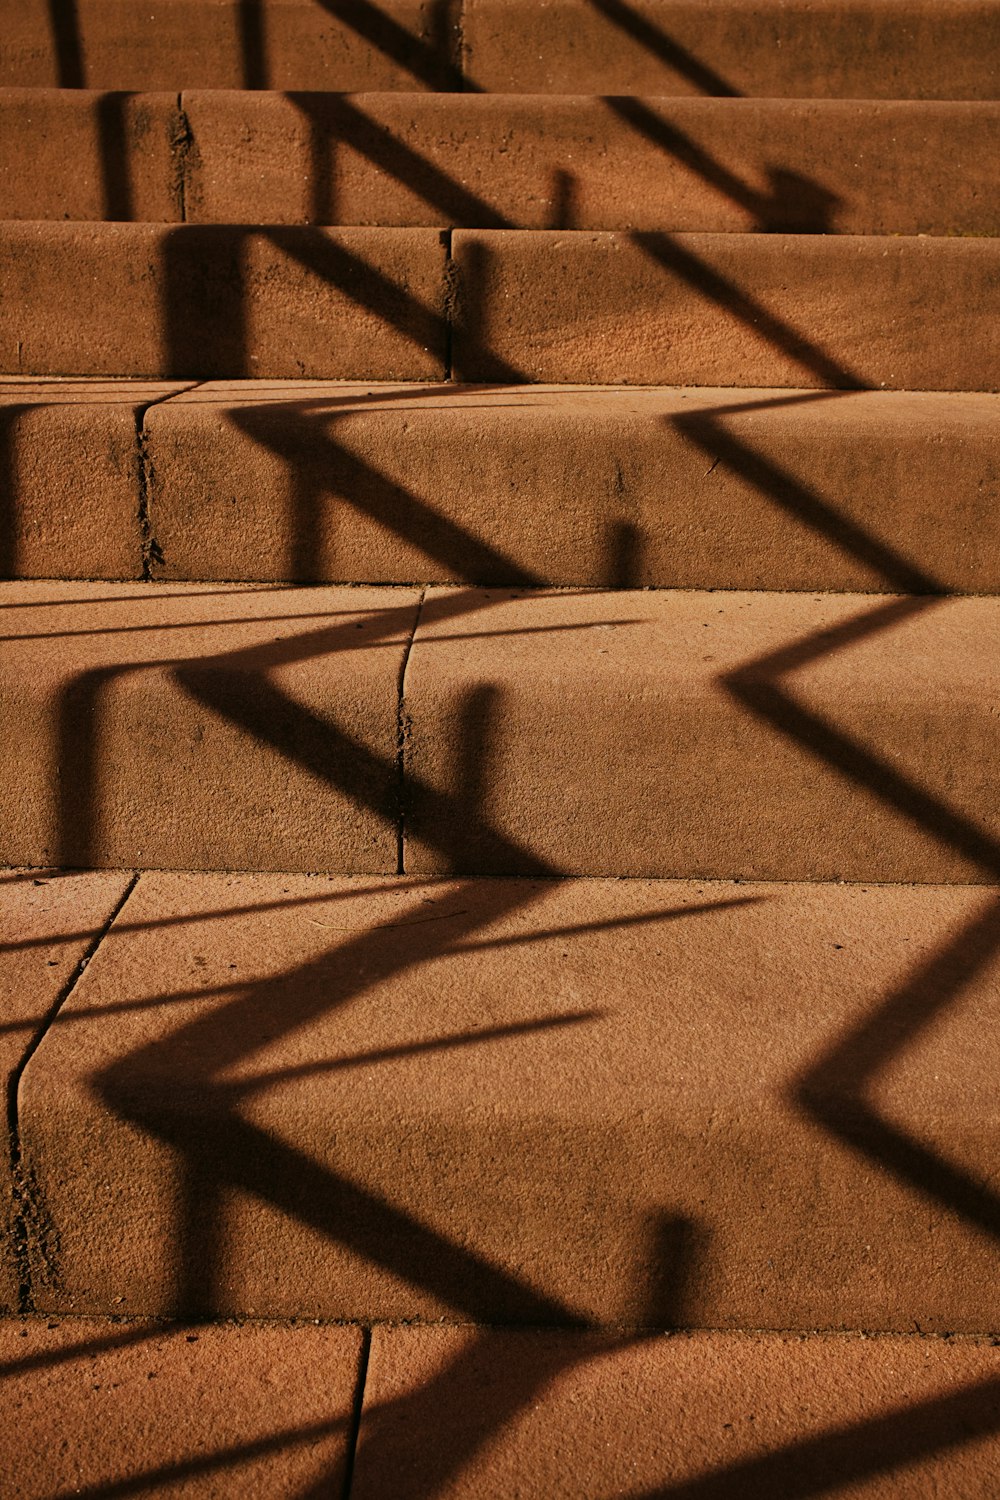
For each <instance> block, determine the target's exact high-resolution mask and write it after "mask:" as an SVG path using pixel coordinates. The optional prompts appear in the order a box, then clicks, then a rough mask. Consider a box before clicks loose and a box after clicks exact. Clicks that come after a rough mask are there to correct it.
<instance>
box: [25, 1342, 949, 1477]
mask: <svg viewBox="0 0 1000 1500" xmlns="http://www.w3.org/2000/svg"><path fill="white" fill-rule="evenodd" d="M362 1347H363V1333H362V1330H361V1329H360V1328H333V1327H317V1326H315V1325H310V1324H304V1325H296V1326H293V1327H288V1326H285V1327H275V1326H266V1325H261V1324H243V1325H241V1326H237V1325H234V1324H227V1325H216V1326H212V1325H201V1324H199V1325H191V1324H185V1325H183V1326H179V1327H178V1326H172V1327H165V1326H164V1325H163V1324H151V1323H145V1324H143V1323H122V1322H120V1321H117V1320H116V1321H110V1320H105V1319H96V1318H70V1319H58V1320H56V1319H52V1318H47V1319H37V1318H25V1319H17V1320H8V1321H6V1322H3V1323H0V1360H2V1362H3V1372H4V1396H5V1398H6V1403H7V1410H8V1411H9V1412H10V1413H12V1414H13V1413H16V1421H10V1422H9V1423H8V1426H7V1431H6V1432H5V1434H4V1495H5V1496H6V1497H7V1500H51V1497H52V1496H54V1495H60V1496H62V1495H90V1496H95V1497H96V1496H98V1495H100V1496H109V1497H110V1496H114V1495H133V1494H142V1493H150V1494H158V1495H163V1496H167V1495H170V1496H181V1495H183V1496H185V1497H190V1500H209V1497H210V1496H219V1495H223V1494H225V1493H226V1492H227V1490H228V1492H229V1493H235V1492H244V1493H246V1494H249V1495H253V1496H255V1497H261V1500H283V1497H287V1496H290V1495H305V1494H306V1493H307V1492H310V1491H311V1490H312V1488H313V1486H314V1485H319V1486H322V1493H323V1494H327V1495H341V1494H343V1493H344V1491H343V1490H342V1488H341V1486H342V1485H343V1483H344V1481H345V1480H346V1478H347V1468H348V1454H349V1452H350V1449H351V1442H352V1438H353V1426H354V1408H355V1403H356V1397H357V1392H358V1389H359V1383H360V1377H361V1351H362ZM414 1352H415V1353H416V1351H414ZM962 1366H963V1361H962V1356H961V1355H959V1356H958V1359H957V1361H956V1367H957V1368H962Z"/></svg>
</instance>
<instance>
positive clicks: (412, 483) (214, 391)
mask: <svg viewBox="0 0 1000 1500" xmlns="http://www.w3.org/2000/svg"><path fill="white" fill-rule="evenodd" d="M144 430H145V434H146V448H147V453H148V455H149V458H150V460H151V465H152V479H151V486H150V495H149V508H150V522H151V527H152V533H153V536H154V537H155V540H156V542H157V546H158V548H159V554H158V555H159V556H161V558H162V561H161V562H160V563H159V564H158V565H157V569H156V571H157V574H158V576H162V577H165V578H204V579H212V578H218V579H224V578H234V577H235V578H253V579H272V580H281V579H290V578H296V579H313V580H321V579H323V580H326V579H330V580H334V579H336V580H347V579H362V580H365V581H366V582H371V583H403V582H408V581H412V580H416V579H420V580H421V581H430V582H435V583H444V582H470V583H480V584H493V585H504V584H513V583H516V582H518V581H519V580H527V579H532V578H533V579H536V580H537V581H539V582H541V583H546V584H555V585H581V586H588V587H607V588H613V587H621V586H631V587H649V586H652V587H658V588H712V587H719V588H755V587H760V586H761V585H762V584H766V586H767V587H768V588H772V589H802V588H825V589H844V590H850V589H862V590H866V589H875V590H878V589H885V588H886V587H897V588H899V587H910V588H918V587H920V586H921V585H920V583H919V581H918V580H919V575H920V574H921V572H924V573H926V574H927V575H928V580H929V582H928V584H926V585H924V586H937V587H941V588H944V589H948V590H955V591H958V592H971V593H979V592H984V593H988V592H992V593H1000V512H998V510H997V507H996V506H995V505H994V504H993V502H992V499H991V497H992V495H993V494H995V492H996V489H997V485H998V483H1000V398H998V397H997V396H995V395H982V394H954V393H946V394H941V393H937V392H916V393H914V392H898V391H877V392H841V393H839V394H837V395H836V396H834V397H829V396H827V395H825V394H823V393H817V392H815V391H811V392H809V391H792V392H785V391H775V390H747V391H740V392H734V391H732V390H727V389H714V390H711V389H709V390H691V389H687V390H671V389H659V390H656V389H652V390H643V389H638V388H636V387H627V388H617V389H609V388H603V389H596V390H595V389H586V388H579V387H570V388H566V387H558V386H554V387H543V386H513V387H508V388H505V389H503V390H499V391H498V390H496V389H494V388H489V389H481V388H478V387H474V386H471V387H470V386H465V387H456V386H453V385H441V386H437V387H433V386H432V387H424V388H421V387H419V386H413V385H410V386H397V385H382V386H374V385H364V386H358V385H355V386H345V385H343V384H320V383H315V382H313V383H273V382H272V383H269V382H264V381H256V382H252V383H245V382H228V383H227V382H208V383H206V384H204V385H201V386H198V387H196V388H195V389H193V390H190V391H189V392H187V393H185V394H182V395H179V396H178V397H175V398H174V399H173V400H171V401H169V402H167V403H164V404H161V405H159V406H155V407H153V408H151V410H150V411H149V412H148V413H147V415H146V419H145V424H144ZM943 497H947V502H946V503H943ZM930 581H933V582H930Z"/></svg>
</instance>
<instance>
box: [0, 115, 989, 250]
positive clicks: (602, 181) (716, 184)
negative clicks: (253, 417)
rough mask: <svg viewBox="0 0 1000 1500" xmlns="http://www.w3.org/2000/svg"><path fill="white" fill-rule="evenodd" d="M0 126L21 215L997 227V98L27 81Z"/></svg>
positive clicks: (855, 229)
mask: <svg viewBox="0 0 1000 1500" xmlns="http://www.w3.org/2000/svg"><path fill="white" fill-rule="evenodd" d="M0 121H2V124H0V152H3V156H0V184H3V186H4V199H3V201H4V215H5V217H6V218H14V219H21V218H26V219H49V218H52V219H63V218H69V219H113V220H127V219H137V220H160V221H164V222H166V221H169V220H180V219H182V218H183V219H186V220H187V221H189V222H192V223H220V224H225V223H241V224H242V223H246V222H248V221H249V222H252V223H258V224H270V223H278V224H283V223H291V224H294V223H304V222H311V223H318V224H348V225H358V224H379V225H403V226H405V225H414V226H419V225H430V226H434V227H437V226H443V225H452V226H459V227H464V228H499V227H508V228H523V229H549V228H561V229H612V230H613V229H640V230H672V231H678V230H684V231H705V230H709V231H727V232H740V231H745V230H785V231H803V232H809V233H816V232H827V231H835V232H839V233H846V234H886V233H895V234H932V235H945V234H961V233H964V234H979V235H982V234H996V233H997V232H998V230H1000V207H998V203H1000V168H998V166H997V163H998V162H1000V106H998V105H997V104H996V103H993V102H981V103H977V102H969V101H965V102H958V103H955V102H948V103H941V102H898V101H888V102H886V101H841V100H783V99H782V100H757V99H638V98H593V97H584V98H572V97H571V98H559V97H545V96H541V97H539V96H515V97H511V96H502V95H476V94H471V95H468V94H466V95H462V94H427V95H420V94H416V95H414V94H360V95H355V96H353V97H351V96H343V95H336V94H297V95H288V94H275V93H245V92H235V91H228V92H222V91H199V90H190V91H185V92H184V94H183V95H182V98H181V101H180V108H178V101H177V97H176V95H172V94H147V95H130V94H118V95H115V94H103V93H96V92H87V91H79V90H77V91H68V90H49V91H39V90H32V89H21V90H8V91H5V92H3V93H0ZM4 142H6V143H7V144H6V149H4V146H3V143H4ZM4 157H5V158H6V159H4ZM956 164H957V169H956Z"/></svg>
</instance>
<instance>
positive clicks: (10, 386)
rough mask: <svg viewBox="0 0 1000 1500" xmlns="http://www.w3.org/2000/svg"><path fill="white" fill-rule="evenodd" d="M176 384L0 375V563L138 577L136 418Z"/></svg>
mask: <svg viewBox="0 0 1000 1500" xmlns="http://www.w3.org/2000/svg"><path fill="white" fill-rule="evenodd" d="M183 389H184V387H183V386H182V385H179V384H171V385H168V384H165V383H159V384H149V383H142V384H140V383H139V382H136V381H125V380H123V381H111V380H79V381H60V380H25V379H18V378H17V377H14V376H7V377H5V378H0V513H2V528H0V573H2V574H3V576H4V577H7V578H18V577H23V578H32V577H34V578H38V577H43V578H44V577H49V578H51V577H59V578H139V577H141V576H142V567H143V546H144V542H145V540H146V539H145V538H144V536H143V533H142V526H141V522H140V503H141V496H142V489H141V483H142V480H141V469H140V457H139V442H138V437H137V434H136V422H137V420H138V419H139V418H140V415H141V413H142V412H143V411H144V410H145V409H146V408H147V407H149V405H150V404H151V403H152V402H156V401H162V400H164V399H165V398H166V397H167V396H169V395H170V394H171V392H172V391H179V390H183Z"/></svg>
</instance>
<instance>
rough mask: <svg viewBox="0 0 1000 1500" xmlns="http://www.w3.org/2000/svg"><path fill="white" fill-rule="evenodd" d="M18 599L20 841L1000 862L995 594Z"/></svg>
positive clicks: (570, 870) (185, 861)
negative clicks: (818, 832)
mask: <svg viewBox="0 0 1000 1500" xmlns="http://www.w3.org/2000/svg"><path fill="white" fill-rule="evenodd" d="M0 605H2V609H3V613H4V622H5V627H6V628H5V632H4V634H5V640H4V643H3V649H2V653H0V703H2V705H3V713H4V722H5V725H6V728H5V731H4V735H3V739H2V741H0V782H2V785H3V786H4V788H5V795H6V799H7V803H8V811H7V814H6V816H5V819H4V823H3V827H2V829H0V861H2V862H4V863H7V864H27V865H42V864H51V863H56V864H65V865H75V866H78V867H87V866H100V867H114V866H130V867H137V866H142V865H154V866H159V867H166V868H174V869H178V868H180V869H272V870H274V869H277V870H288V869H298V870H317V869H322V870H329V871H336V870H346V871H355V872H378V873H392V872H395V871H396V870H397V869H405V870H406V871H408V872H414V873H420V874H427V873H444V872H452V871H460V872H462V873H468V874H527V873H535V874H541V873H548V874H556V873H558V874H576V875H609V876H617V875H643V876H671V877H672V876H690V875H698V876H701V877H705V878H711V877H723V878H730V877H737V878H760V879H803V880H812V879H821V880H827V879H847V880H889V881H931V882H933V881H947V880H971V881H982V880H987V881H989V880H993V879H1000V854H998V842H997V841H998V838H1000V798H998V793H997V786H996V780H995V777H994V775H993V770H992V767H993V764H994V762H995V759H996V756H997V752H998V736H1000V725H998V720H997V715H996V713H995V711H994V709H995V701H996V694H997V680H998V679H997V671H998V668H997V659H996V652H995V650H994V645H993V643H994V641H995V639H996V635H997V630H998V616H1000V602H998V601H997V600H996V599H995V598H941V597H935V596H932V595H928V596H917V597H905V596H904V597H887V596H871V595H857V594H853V595H852V594H819V595H812V594H804V593H798V594H787V593H786V594H767V593H732V592H660V593H652V592H646V591H639V592H628V591H626V592H620V591H619V592H601V591H590V592H586V591H580V592H572V591H568V592H545V591H540V590H536V591H527V592H525V591H516V590H515V591H503V590H495V591H488V590H476V589H454V588H441V589H432V590H430V591H429V592H428V593H427V595H426V597H425V598H424V599H423V603H422V605H421V603H420V591H418V590H416V589H391V588H386V589H376V588H362V587H357V588H316V589H310V590H304V589H283V588H276V587H268V586H263V585H262V586H258V587H252V586H246V585H222V584H200V585H199V584H170V585H156V584H117V585H114V584H73V583H65V582H64V583H58V582H57V583H30V582H25V583H12V584H6V585H4V586H3V587H2V589H0ZM404 664H405V681H402V674H403V671H404ZM401 682H402V691H401ZM623 745H627V747H628V749H627V752H623V748H622V747H623ZM817 827H822V829H823V836H822V838H821V839H820V838H817V836H816V829H817Z"/></svg>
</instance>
